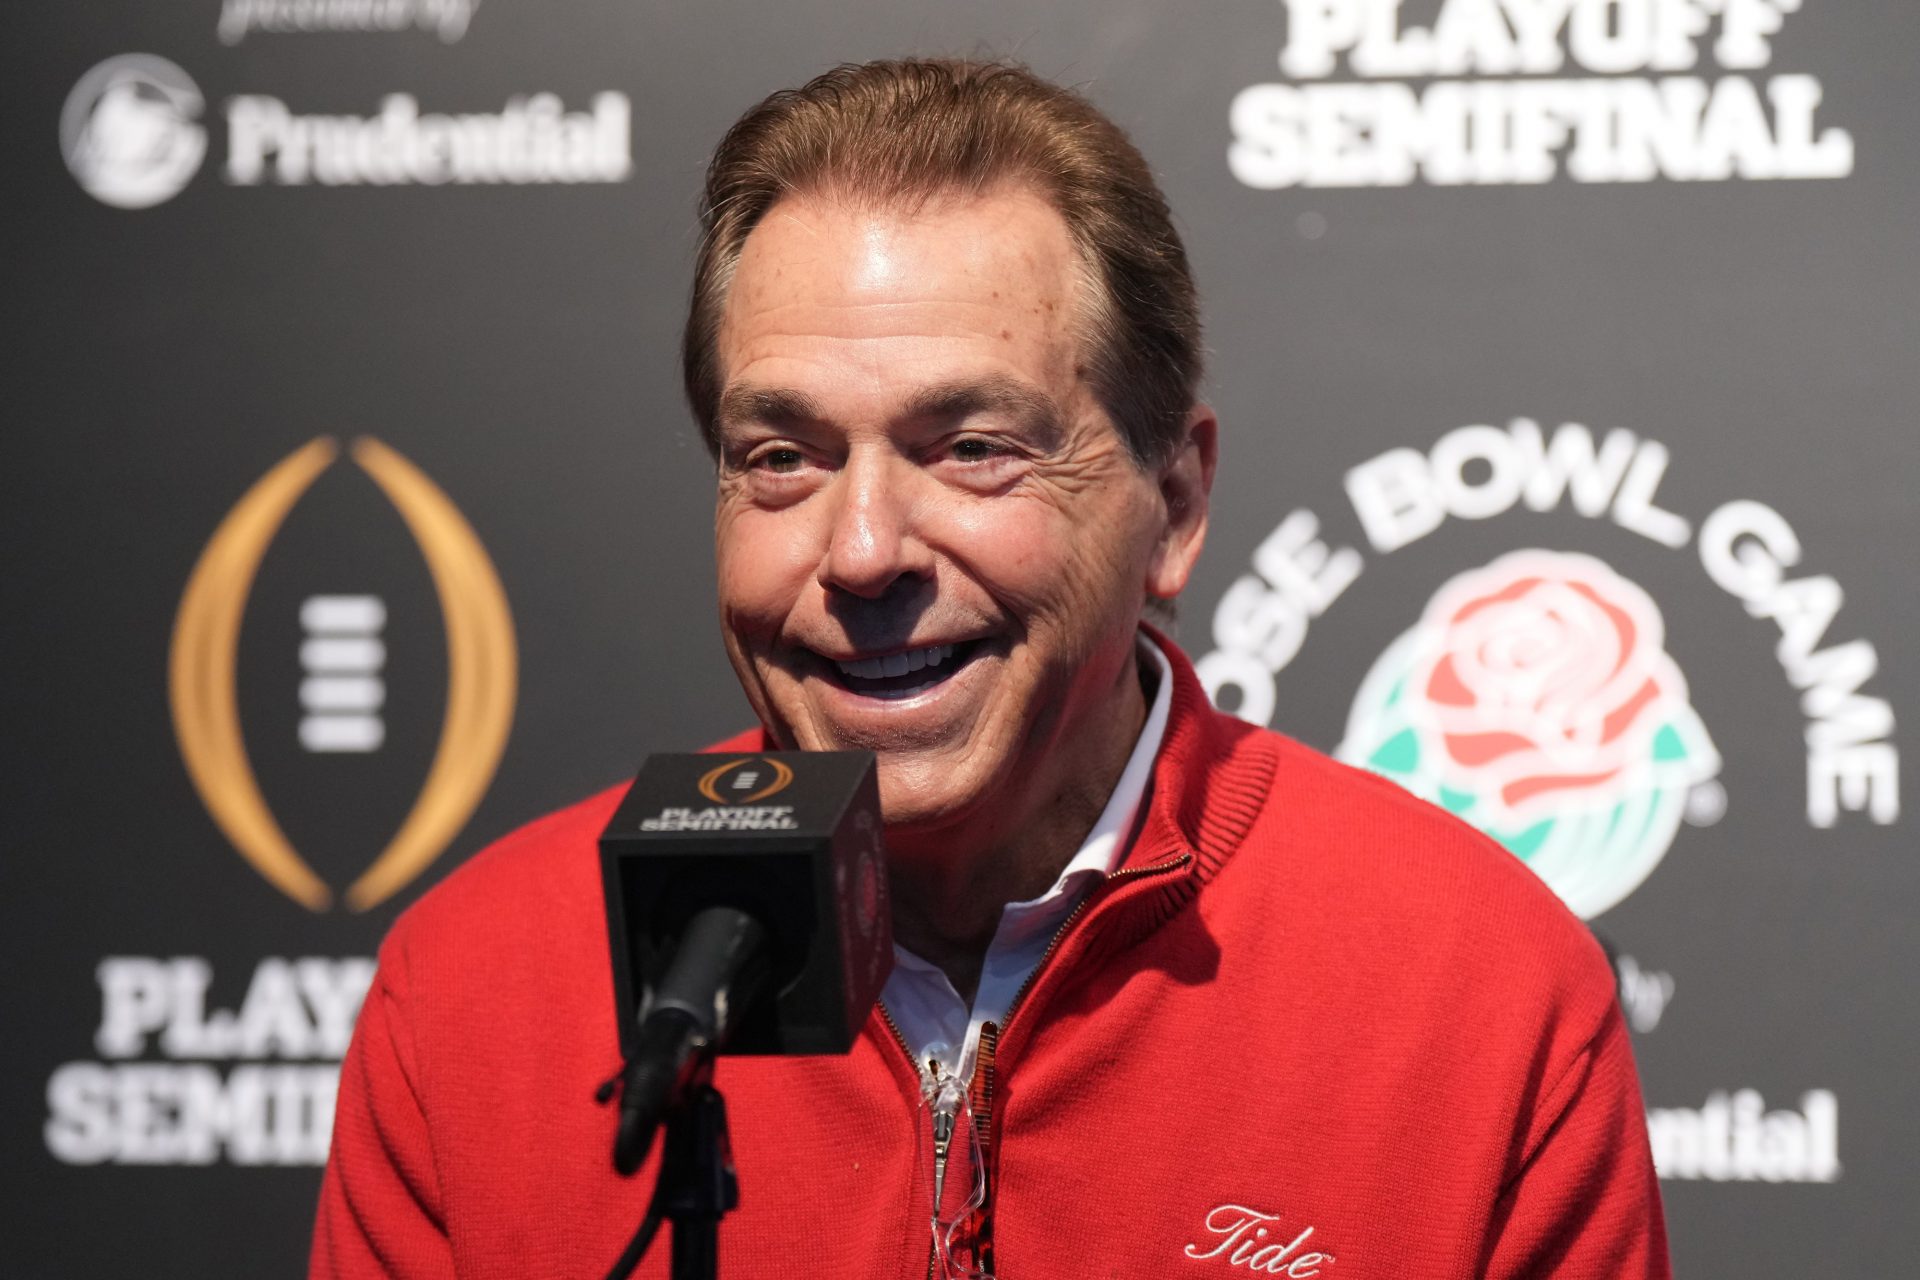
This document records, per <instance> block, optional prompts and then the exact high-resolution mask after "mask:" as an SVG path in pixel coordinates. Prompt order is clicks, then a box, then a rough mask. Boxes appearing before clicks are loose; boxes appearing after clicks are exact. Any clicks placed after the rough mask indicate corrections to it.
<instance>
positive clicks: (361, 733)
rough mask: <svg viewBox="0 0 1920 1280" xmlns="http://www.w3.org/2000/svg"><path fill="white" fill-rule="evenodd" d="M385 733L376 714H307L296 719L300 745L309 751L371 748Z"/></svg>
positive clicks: (369, 749) (384, 727) (385, 728)
mask: <svg viewBox="0 0 1920 1280" xmlns="http://www.w3.org/2000/svg"><path fill="white" fill-rule="evenodd" d="M386 736H387V727H386V725H384V724H382V723H380V717H379V716H308V717H307V718H306V719H304V720H302V721H301V722H300V745H301V746H303V747H305V748H306V749H307V750H309V751H373V750H376V749H377V748H378V747H379V746H380V744H381V743H382V742H383V741H385V739H386Z"/></svg>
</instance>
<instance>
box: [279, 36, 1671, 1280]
mask: <svg viewBox="0 0 1920 1280" xmlns="http://www.w3.org/2000/svg"><path fill="white" fill-rule="evenodd" d="M703 226H704V230H705V239H704V241H703V244H702V248H701V254H700V260H699V264H698V267H697V269H696V279H695V288H694V295H693V302H692V311H691V316H690V318H689V321H688V327H687V334H688V337H687V346H686V380H687V387H688V393H689V397H690V400H691V402H692V405H693V409H694V413H695V415H696V417H697V418H698V420H699V422H700V424H701V426H702V429H703V431H704V432H705V434H706V438H707V440H708V442H709V444H710V445H711V447H712V450H713V453H714V457H715V459H716V464H717V469H718V498H717V516H716V526H715V532H716V545H717V549H718V563H719V596H720V610H721V622H722V632H723V634H724V636H725V640H726V645H727V651H728V654H729V656H730V658H731V659H732V662H733V665H734V669H735V671H736V672H737V673H738V675H739V678H740V680H741V683H742V685H743V686H744V687H745V689H746V691H747V694H748V697H749V698H750V700H751V701H752V703H753V706H754V709H755V711H756V712H757V713H758V714H759V717H760V721H761V728H760V729H758V730H756V731H755V732H753V733H751V734H747V735H743V736H742V737H740V738H738V739H735V740H734V741H733V742H731V743H729V744H726V745H727V747H728V749H730V750H733V749H738V750H747V751H753V750H770V749H795V748H799V749H808V750H833V749H865V750H871V751H874V752H876V753H878V757H879V761H880V782H881V800H882V806H883V809H884V811H885V819H886V825H887V842H888V849H889V858H890V864H891V877H892V886H893V900H894V908H895V935H896V939H897V942H898V946H899V955H898V963H897V965H896V968H895V972H894V974H893V977H892V978H891V979H890V980H889V982H888V985H887V987H886V990H885V992H884V993H883V996H882V1007H881V1008H879V1009H877V1010H876V1011H875V1012H874V1014H873V1016H872V1018H871V1019H870V1020H869V1021H868V1023H867V1026H866V1028H865V1030H864V1033H863V1034H862V1036H861V1038H860V1040H859V1041H858V1043H857V1044H856V1046H855V1048H854V1050H853V1052H852V1053H851V1054H849V1055H848V1056H847V1057H845V1058H818V1059H727V1060H724V1061H723V1062H722V1063H721V1065H720V1069H719V1072H718V1078H717V1083H718V1085H719V1086H720V1088H721V1089H722V1091H723V1092H724V1093H725V1094H726V1096H727V1098H728V1101H729V1105H730V1110H731V1116H732V1127H733V1135H734V1154H735V1158H736V1161H737V1165H738V1169H739V1175H740V1181H741V1185H742V1188H743V1192H742V1202H741V1206H740V1208H739V1210H738V1211H737V1212H736V1213H734V1214H733V1215H732V1216H731V1217H729V1218H728V1220H727V1222H726V1224H725V1226H724V1228H723V1233H722V1268H723V1270H724V1271H725V1272H727V1273H729V1274H734V1275H748V1276H816V1275H817V1276H835V1277H849V1276H876V1277H878V1276H888V1277H892V1276H921V1275H928V1274H932V1275H937V1276H980V1275H987V1274H999V1275H1002V1276H1010V1277H1045V1276H1069V1275H1072V1276H1078V1275H1092V1274H1099V1275H1116V1276H1155V1275H1168V1274H1189V1273H1190V1274H1193V1275H1195V1276H1205V1275H1209V1274H1224V1273H1226V1272H1229V1271H1236V1270H1246V1271H1252V1272H1257V1273H1260V1274H1266V1275H1286V1276H1294V1277H1308V1276H1321V1275H1324V1276H1329V1277H1334V1280H1337V1278H1338V1277H1339V1276H1342V1275H1351V1276H1385V1277H1423V1278H1424V1277H1448V1276H1480V1275H1484V1276H1494V1277H1517V1276H1545V1275H1554V1276H1575V1277H1594V1278H1595V1280H1599V1278H1601V1277H1605V1278H1606V1280H1619V1278H1620V1277H1641V1276H1664V1275H1665V1274H1666V1258H1665V1239H1664V1233H1663V1228H1662V1223H1661V1217H1660V1208H1659V1201H1658V1196H1657V1192H1656V1189H1655V1183H1654V1180H1653V1173H1652V1169H1651V1165H1650V1161H1649V1155H1648V1149H1647V1140H1646V1134H1645V1127H1644V1121H1643V1119H1642V1112H1641V1107H1640V1100H1639V1095H1638V1088H1637V1085H1636V1083H1635V1079H1634V1073H1633V1064H1632V1059H1631V1056H1630V1052H1629V1049H1628V1044H1627V1037H1626V1033H1625V1031H1624V1028H1623V1027H1622V1024H1621V1020H1620V1017H1619V1013H1618V1011H1617V1009H1616V1007H1615V1004H1614V1000H1613V995H1612V981H1611V974H1610V971H1609V969H1608V968H1607V965H1606V963H1605V961H1604V959H1603V958H1602V956H1601V954H1600V951H1599V948H1598V947H1597V946H1596V945H1595V943H1594V942H1593V940H1592V938H1591V937H1590V936H1589V935H1588V934H1587V933H1586V932H1585V930H1584V929H1583V928H1582V927H1581V926H1580V924H1579V923H1578V922H1577V921H1576V920H1575V919H1574V918H1573V917H1572V916H1571V915H1570V914H1568V913H1567V912H1566V911H1565V910H1564V909H1563V908H1561V907H1560V905H1559V904H1558V903H1557V901H1555V900H1554V899H1553V897H1552V895H1551V894H1550V893H1549V892H1548V891H1547V890H1546V889H1545V888H1544V887H1543V886H1542V885H1541V884H1540V883H1539V882H1538V881H1537V880H1536V879H1535V878H1534V877H1533V876H1532V875H1531V873H1529V872H1528V871H1527V870H1526V869H1525V868H1524V867H1523V866H1521V865H1520V864H1519V863H1518V862H1516V861H1515V860H1513V859H1512V858H1511V857H1509V856H1508V855H1507V854H1505V853H1504V852H1502V851H1501V850H1499V849H1498V848H1497V847H1495V846H1493V845H1492V844H1491V843H1489V842H1488V841H1486V840H1485V839H1483V838H1481V837H1480V836H1479V835H1477V834H1476V833H1474V832H1472V831H1471V830H1469V829H1468V828H1466V827H1464V826H1462V825H1461V824H1459V823H1457V822H1455V821H1453V820H1452V819H1450V818H1448V817H1446V816H1444V815H1442V814H1441V813H1440V812H1438V811H1437V810H1434V809H1432V808H1430V807H1428V806H1426V805H1424V804H1422V803H1420V802H1418V801H1416V800H1414V799H1412V798H1411V797H1409V796H1406V795H1404V794H1403V793H1401V792H1399V791H1397V790H1396V789H1394V788H1392V787H1390V786H1389V785H1388V784H1386V783H1384V782H1381V781H1379V780H1377V779H1373V778H1370V777H1367V776H1364V775H1361V774H1357V773H1354V772H1352V771H1350V770H1347V769H1345V768H1343V767H1341V766H1338V765H1335V764H1333V763H1332V762H1330V761H1328V760H1326V759H1324V758H1323V757H1320V756H1318V755H1316V754H1314V753H1312V752H1310V751H1308V750H1306V749H1305V748H1302V747H1300V746H1298V745H1297V744H1294V743H1292V742H1290V741H1288V740H1286V739H1284V738H1282V737H1280V736H1278V735H1276V734H1272V733H1268V732H1265V731H1262V730H1256V729H1254V728H1252V727H1250V726H1247V725H1244V724H1241V723H1239V722H1237V721H1234V720H1232V719H1230V718H1228V717H1225V716H1222V715H1219V714H1217V713H1215V712H1213V711H1212V710H1211V709H1210V708H1209V707H1208V706H1207V704H1206V700H1205V697H1204V695H1203V694H1202V692H1201V690H1200V688H1199V686H1198V684H1197V682H1196V681H1195V679H1194V675H1193V672H1192V669H1191V667H1190V666H1189V665H1188V663H1187V660H1186V658H1185V657H1184V656H1183V655H1182V654H1181V653H1180V652H1179V650H1178V649H1177V648H1175V647H1174V646H1173V644H1172V643H1171V642H1170V641H1168V640H1167V639H1165V638H1164V637H1162V636H1160V635H1158V634H1157V633H1155V632H1153V631H1151V630H1149V629H1147V628H1144V627H1143V626H1142V625H1141V619H1142V614H1143V611H1144V610H1146V609H1147V608H1148V607H1149V604H1150V602H1153V601H1156V600H1170V599H1171V598H1173V597H1174V596H1176V595H1178V594H1179V592H1180V590H1181V588H1182V587H1183V586H1184V585H1185V584H1186V581H1187V578H1188V575H1189V574H1190V572H1191V570H1192V568H1193V565H1194V562H1195V560H1196V558H1197V557H1198V555H1199V553H1200V548H1201V544H1202V541H1203V540H1204V537H1205V532H1206V524H1207V495H1208V489H1209V486H1210V483H1211V481H1212V477H1213V473H1214V466H1215V437H1216V424H1215V420H1214V417H1213V415H1212V413H1211V412H1210V411H1209V410H1208V409H1207V408H1206V407H1205V406H1204V405H1201V404H1200V403H1199V402H1198V401H1197V400H1196V398H1195V386H1196V382H1197V379H1198V376H1199V366H1200V355H1199V352H1200V345H1199V327H1198V320H1197V311H1196V306H1195V301H1194V295H1193V290H1192V285H1191V282H1190V279H1189V276H1188V271H1187V266H1186V260H1185V256H1184V253H1183V251H1182V249H1181V246H1180V242H1179V239H1178V237H1177V236H1176V235H1175V233H1174V231H1173V229H1172V226H1171V223H1170V221H1169V219H1168V216H1167V210H1166V207H1165V204H1164V201H1163V200H1162V198H1161V196H1160V194H1159V192H1158V191H1157V190H1156V189H1155V187H1154V186H1153V183H1152V180H1151V177H1150V176H1149V174H1148V172H1147V169H1146V167H1145V165H1144V163H1143V162H1142V160H1141V159H1140V157H1139V155H1138V154H1137V152H1135V150H1134V149H1133V147H1132V146H1131V144H1130V143H1128V142H1127V141H1126V139H1125V138H1124V137H1123V136H1122V135H1121V134H1120V132H1119V131H1118V130H1117V129H1116V128H1115V127H1114V126H1113V125H1112V124H1111V123H1110V122H1108V121H1107V120H1106V119H1105V118H1104V117H1102V116H1100V115H1099V114H1098V113H1097V112H1096V111H1094V109H1093V108H1092V107H1091V106H1089V105H1088V104H1087V103H1085V102H1084V101H1083V100H1082V99H1080V98H1079V97H1077V96H1076V95H1073V94H1071V93H1068V92H1066V91H1063V90H1060V89H1058V88H1055V87H1053V86H1051V85H1048V84H1045V83H1044V82H1042V81H1039V80H1037V79H1036V78H1034V77H1032V76H1031V75H1030V74H1028V73H1026V72H1024V71H1022V70H1019V69H1015V68H1009V67H1000V66H993V65H980V64H967V63H954V62H906V63H877V64H870V65H867V66H862V67H847V68H841V69H839V70H837V71H834V72H831V73H829V74H828V75H826V76H823V77H821V78H819V79H818V80H816V81H814V82H813V83H811V84H809V85H807V86H806V87H804V88H802V89H800V90H797V91H793V92H791V93H784V94H776V95H774V96H773V97H772V98H770V99H769V100H768V101H767V102H765V103H763V104H762V105H761V106H759V107H758V108H756V109H755V110H754V111H752V112H750V113H749V114H748V115H747V116H746V117H745V118H743V119H742V120H741V121H740V123H739V124H737V125H736V126H735V127H734V129H733V130H732V132H731V133H729V135H728V137H727V138H726V140H725V141H724V142H723V143H722V144H721V147H720V149H719V151H718V153H717V154H716V156H715V158H714V161H713V165H712V168H711V169H710V171H709V177H708V187H707V196H706V203H705V216H704V222H703ZM616 799H617V794H616V793H609V794H607V795H604V796H601V797H599V798H597V799H595V800H592V801H589V802H587V803H585V804H583V805H580V806H577V807H576V808H574V809H570V810H567V811H565V812H562V813H559V814H556V815H553V816H551V817H549V818H547V819H545V820H543V821H541V822H538V823H535V824H534V825H533V826H531V827H529V828H527V829H525V830H523V831H521V832H519V833H517V834H515V835H513V836H510V837H508V838H507V839H506V840H504V841H502V842H501V843H500V844H499V845H497V846H496V847H494V848H493V849H491V850H489V851H487V852H486V853H484V854H482V855H481V856H479V857H478V858H476V859H474V860H473V862H472V863H470V864H469V865H468V866H466V867H464V868H462V870H461V871H460V872H459V873H457V874H456V875H454V876H452V877H451V878H449V880H448V881H447V882H446V883H445V884H444V885H442V886H440V887H439V888H438V889H437V890H436V891H435V892H433V893H432V894H430V895H428V897H427V898H426V899H424V900H423V901H422V902H421V903H420V904H419V905H418V906H417V907H415V908H414V909H413V910H412V911H410V912H408V913H407V915H406V916H404V917H403V918H402V919H401V921H400V922H399V923H398V924H397V925H396V926H395V928H394V930H393V933H392V935H391V936H390V938H389V939H388V941H387V943H386V945H385V947H384V948H383V950H382V955H381V967H380V975H379V978H378V979H377V981H376V982H375V984H374V988H373V990H372V992H371V994H370V995H369V996H368V999H367V1003H366V1007H365V1010H364V1012H363V1014H362V1016H361V1022H360V1025H359V1029H358V1032H357V1034H356V1037H355V1041H354V1046H353V1049H352V1051H351V1053H350V1054H349V1057H348V1061H347V1063H346V1065H345V1068H344V1070H343V1074H342V1080H341V1093H340V1103H339V1119H338V1124H337V1128H336V1132H335V1138H334V1149H333V1159H332V1163H331V1164H330V1165H329V1168H328V1173H327V1178H326V1184H325V1189H324V1191H323V1194H322V1201H321V1208H320V1219H319V1226H318V1230H317V1233H316V1237H315V1242H314V1252H313V1271H314V1274H316V1275H324V1276H332V1275H343V1276H366V1275H380V1274H391V1275H402V1276H451V1275H460V1276H513V1277H533V1276H555V1277H559V1276H570V1277H571V1276H591V1275H597V1274H600V1273H602V1272H604V1270H605V1269H606V1268H607V1266H608V1265H609V1264H610V1263H611V1262H612V1260H613V1259H614V1258H615V1257H617V1256H618V1255H619V1253H620V1251H621V1247H622V1245H623V1244H624V1243H625V1240H626V1237H627V1235H628V1233H629V1232H630V1231H631V1229H632V1226H633V1225H634V1223H635V1222H636V1221H637V1220H638V1219H639V1217H640V1215H641V1213H642V1210H643V1208H644V1206H645V1204H646V1202H647V1200H648V1198H649V1195H650V1191H651V1183H652V1178H653V1171H652V1168H651V1167H649V1168H648V1169H646V1170H644V1171H643V1172H642V1173H641V1174H640V1175H639V1176H638V1177H636V1178H634V1179H632V1180H630V1181H625V1180H621V1179H619V1178H618V1177H616V1176H615V1174H614V1173H613V1171H612V1169H611V1162H610V1157H609V1152H610V1149H611V1140H612V1132H613V1124H614V1115H613V1112H612V1110H611V1108H607V1107H601V1106H596V1105H595V1102H594V1092H595V1087H596V1086H597V1085H598V1084H599V1083H600V1082H601V1081H602V1080H605V1079H606V1078H608V1077H609V1076H610V1075H612V1074H613V1073H614V1071H615V1070H616V1068H617V1067H618V1065H619V1052H618V1048H617V1043H616V1032H615V1025H614V1012H613V1002H612V996H611V991H610V978H609V972H608V971H609V964H608V960H607V951H606V940H605V932H604V927H603V924H602V916H601V911H600V902H599V885H598V879H597V866H596V862H595V856H594V841H595V838H596V836H597V835H598V833H599V831H600V829H601V827H602V826H603V825H604V823H605V821H606V819H607V817H608V815H609V813H610V812H611V809H612V806H613V804H614V802H615V800H616ZM948 1125H951V1126H952V1129H951V1132H952V1133H954V1134H956V1135H957V1136H956V1137H955V1138H954V1140H953V1143H952V1145H951V1147H949V1148H946V1151H947V1154H946V1156H945V1158H944V1159H941V1158H940V1157H939V1152H938V1151H937V1150H936V1142H935V1134H936V1132H939V1133H942V1134H945V1133H946V1132H948V1128H947V1126H948ZM656 1159H657V1157H656ZM936 1187H937V1188H938V1198H937V1200H936ZM646 1265H647V1267H648V1268H650V1270H647V1271H645V1272H644V1273H645V1274H652V1275H664V1274H665V1273H666V1271H665V1268H666V1259H665V1250H664V1249H656V1250H655V1252H654V1256H652V1257H650V1258H649V1259H648V1261H647V1264H646Z"/></svg>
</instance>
